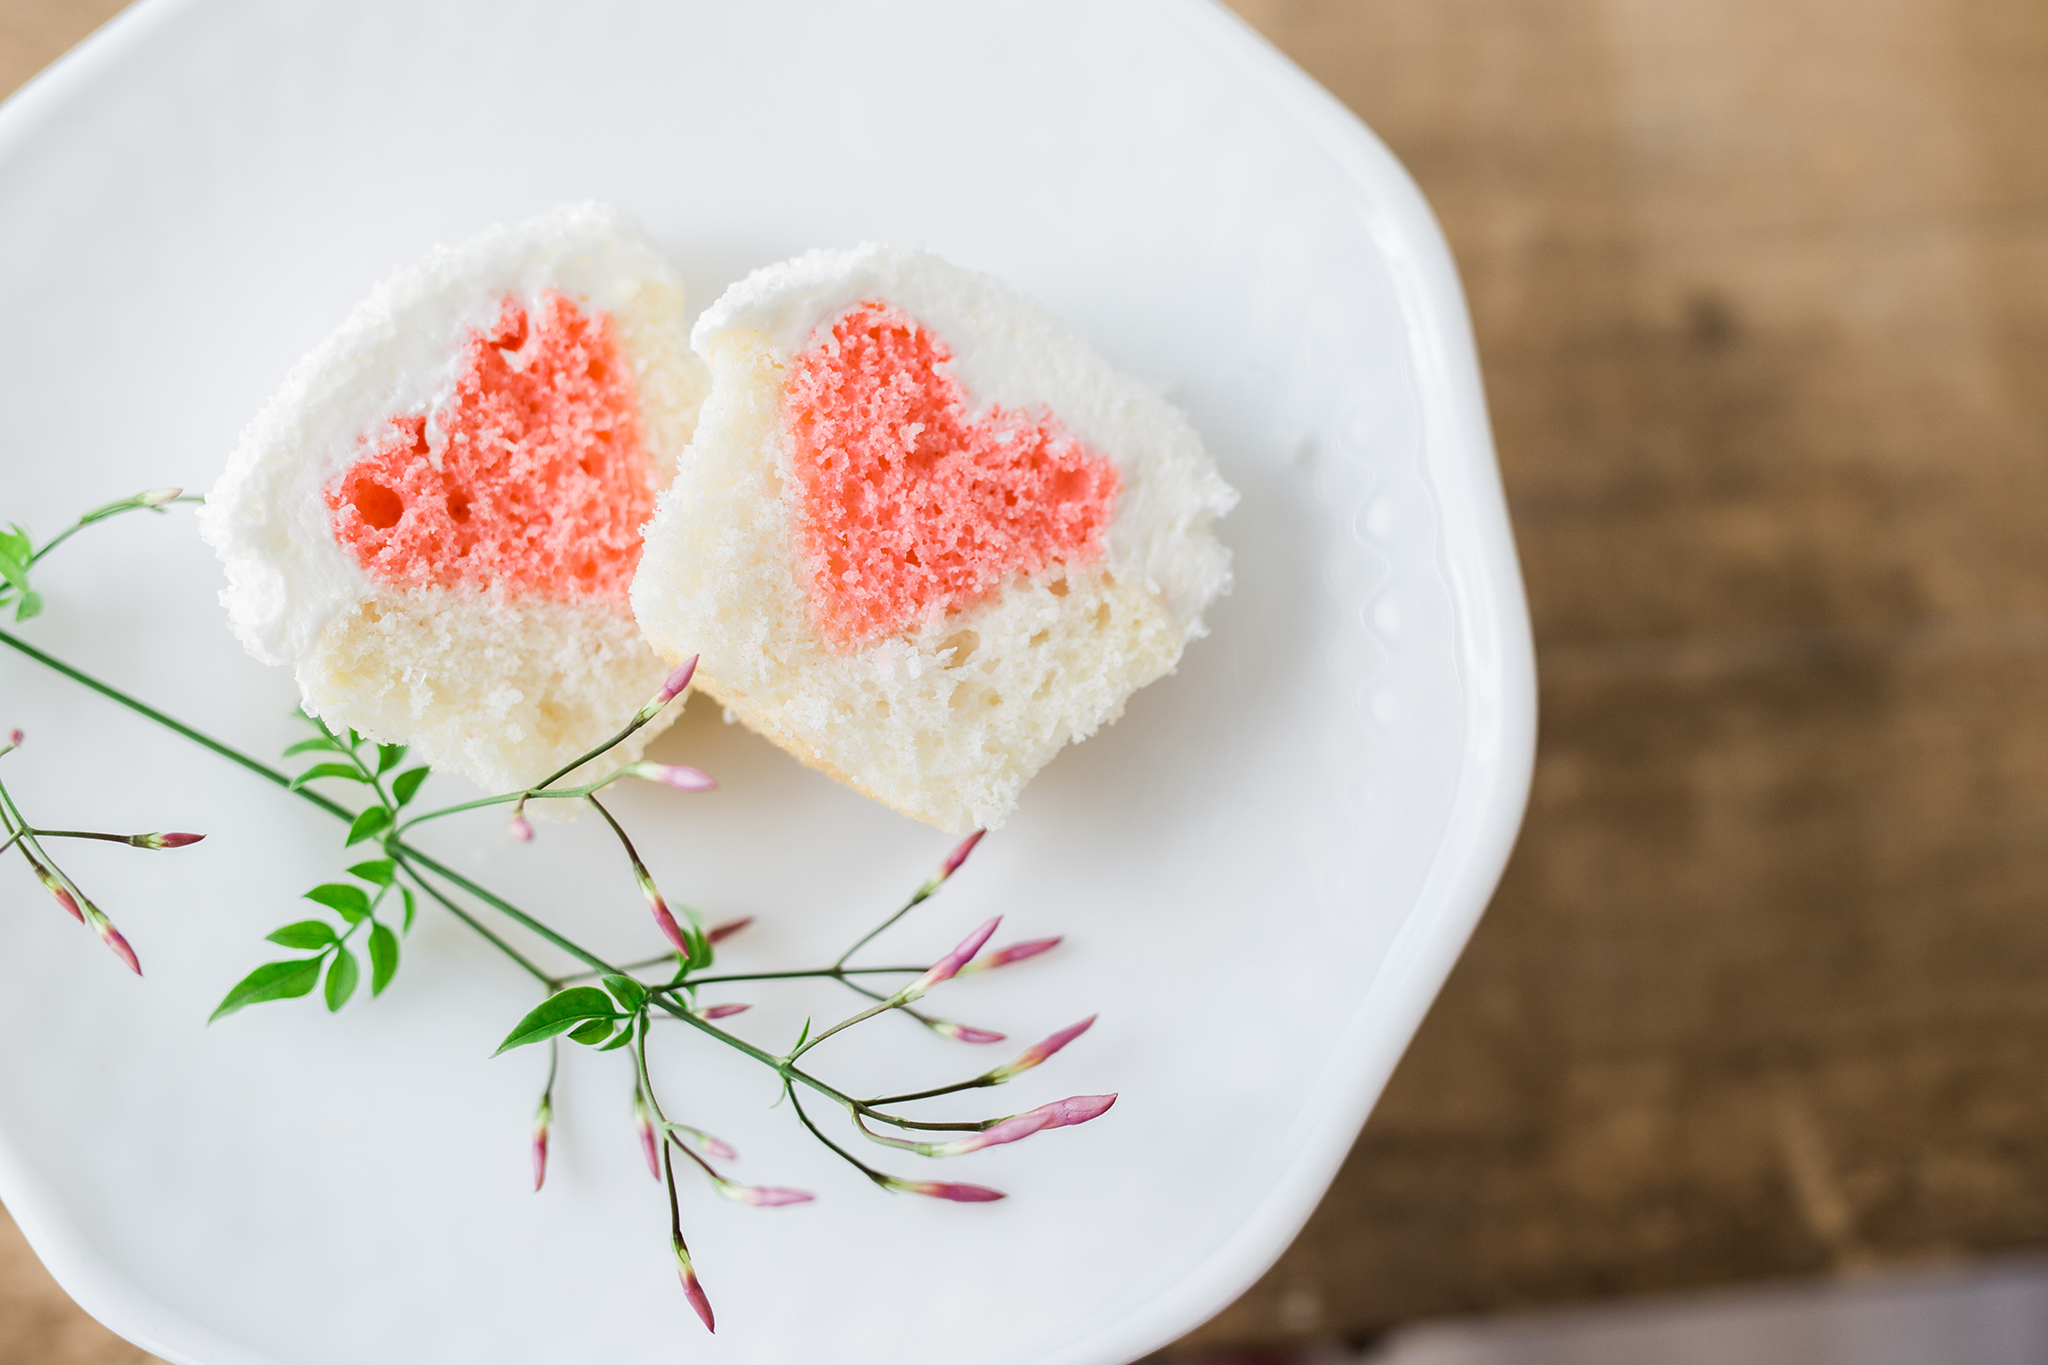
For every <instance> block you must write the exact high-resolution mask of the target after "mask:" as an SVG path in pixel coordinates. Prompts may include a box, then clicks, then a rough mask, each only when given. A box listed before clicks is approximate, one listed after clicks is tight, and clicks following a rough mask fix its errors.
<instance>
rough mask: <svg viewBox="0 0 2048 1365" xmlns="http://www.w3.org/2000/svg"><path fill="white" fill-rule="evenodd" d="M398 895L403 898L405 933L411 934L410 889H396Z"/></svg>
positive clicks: (405, 887) (411, 903)
mask: <svg viewBox="0 0 2048 1365" xmlns="http://www.w3.org/2000/svg"><path fill="white" fill-rule="evenodd" d="M398 894H399V895H401V896H403V897H405V932H406V933H408V934H409V933H411V932H412V912H413V900H412V888H411V887H409V886H401V887H399V888H398Z"/></svg>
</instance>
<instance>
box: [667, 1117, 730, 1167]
mask: <svg viewBox="0 0 2048 1365" xmlns="http://www.w3.org/2000/svg"><path fill="white" fill-rule="evenodd" d="M669 1129H670V1131H672V1132H677V1133H688V1134H689V1135H690V1136H691V1137H693V1138H695V1139H697V1145H698V1146H699V1147H702V1148H703V1149H704V1155H706V1156H710V1157H716V1158H717V1159H718V1160H720V1161H738V1160H739V1159H740V1154H739V1153H738V1152H736V1151H734V1150H733V1149H732V1148H731V1147H730V1146H729V1145H727V1144H726V1143H723V1142H720V1141H719V1140H718V1139H717V1138H715V1137H713V1136H711V1134H709V1133H707V1132H705V1131H704V1130H703V1129H702V1128H692V1127H691V1126H690V1125H689V1124H687V1123H671V1124H670V1125H669Z"/></svg>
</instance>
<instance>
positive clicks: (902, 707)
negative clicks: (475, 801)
mask: <svg viewBox="0 0 2048 1365" xmlns="http://www.w3.org/2000/svg"><path fill="white" fill-rule="evenodd" d="M691 340H692V344H693V345H694V346H695V348H696V350H697V352H698V353H699V354H700V355H701V356H703V358H704V359H705V360H706V361H707V362H708V363H709V365H710V369H711V382H712V387H711V395H710V397H709V398H708V399H707V400H706V402H705V405H704V410H703V414H702V417H701V420H700V422H699V424H698V429H697V436H696V440H695V442H694V444H693V445H692V446H691V447H690V450H689V451H688V452H687V453H686V454H685V456H684V461H683V469H682V472H681V476H680V477H679V478H678V479H677V481H676V483H675V486H674V487H673V488H672V489H671V490H670V491H669V492H668V493H666V494H664V495H663V497H662V498H661V501H660V505H659V508H658V510H657V511H656V514H655V519H654V522H653V524H652V525H650V526H649V527H648V530H647V548H646V554H645V557H644V558H643V560H642V563H641V566H640V573H639V576H638V577H637V578H636V579H635V580H634V584H633V606H634V610H635V612H636V614H637V615H638V617H639V619H640V624H641V627H642V629H643V630H645V632H646V634H647V638H648V639H649V640H650V641H651V642H652V643H653V644H654V646H655V647H656V648H657V649H659V650H661V651H662V652H663V654H664V655H665V656H667V657H669V658H671V659H681V658H682V657H684V656H686V655H689V654H700V655H701V656H702V658H701V662H700V664H699V666H698V673H697V684H696V685H697V686H698V687H699V688H700V689H702V690H703V691H705V692H706V693H708V694H709V695H711V696H714V697H716V698H718V699H719V700H721V701H723V702H724V703H725V704H726V705H727V706H729V707H731V708H732V710H733V711H734V713H736V714H737V716H738V717H739V718H740V719H742V720H744V721H745V722H746V723H747V724H748V725H749V726H751V727H752V728H754V729H755V730H758V731H760V732H761V733H762V734H764V735H766V736H768V737H769V738H770V739H772V740H774V741H775V742H776V743H778V744H780V745H782V746H783V747H784V748H786V749H788V750H790V751H791V752H792V753H794V754H796V755H797V756H798V757H799V758H801V759H803V760H804V761H805V762H807V763H810V764H811V765H813V766H814V767H817V768H819V769H822V770H823V771H825V772H827V773H829V774H831V775H832V776H834V777H837V778H839V779H840V780H842V781H844V782H847V783H848V784H850V785H852V786H854V787H856V788H858V789H860V790H861V791H864V792H866V793H867V794H868V795H870V796H873V797H875V798H876V799H878V800H880V801H882V802H885V803H886V804H888V805H890V806H893V807H895V808H896V809H897V810H900V811H902V812H903V813H905V814H907V815H911V816H914V817H916V818H918V819H920V820H925V821H928V822H930V823H932V824H934V825H938V826H940V827H941V828H944V829H948V830H953V831H955V832H965V831H967V830H970V829H976V828H992V827H994V826H995V825H998V824H1000V823H1001V822H1002V821H1003V819H1004V817H1005V816H1007V815H1008V814H1009V813H1010V811H1011V810H1012V809H1013V808H1014V807H1015V805H1016V803H1017V797H1018V793H1019V792H1020V791H1021V790H1022V789H1023V787H1024V784H1025V783H1026V782H1028V781H1030V779H1031V778H1032V776H1033V775H1034V774H1036V773H1037V772H1038V770H1039V769H1040V768H1042V767H1044V766H1045V764H1046V763H1047V762H1048V761H1049V760H1051V758H1052V757H1053V755H1055V754H1056V753H1058V752H1059V750H1060V749H1061V748H1062V747H1063V746H1064V745H1066V744H1067V743H1069V742H1070V741H1073V740H1079V739H1084V738H1086V737H1087V736H1088V735H1090V734H1092V733H1093V732H1094V731H1095V730H1096V729H1097V727H1099V726H1101V725H1103V724H1106V723H1108V722H1110V721H1113V720H1115V719H1116V718H1117V717H1118V716H1119V715H1121V714H1122V712H1123V707H1124V703H1125V701H1126V700H1127V699H1128V698H1129V697H1130V695H1131V693H1133V692H1135V691H1136V690H1137V689H1138V688H1140V687H1143V686H1144V685H1145V684H1147V683H1149V682H1152V681H1153V680H1155V679H1157V678H1159V677H1160V676H1162V675H1164V674H1165V673H1168V672H1170V671H1171V670H1172V669H1173V667H1174V665H1175V663H1176V662H1177V661H1178V660H1179V658H1180V654H1181V650H1182V648H1183V647H1184V646H1185V645H1186V644H1187V642H1188V641H1189V640H1191V639H1193V638H1195V637H1196V636H1198V635H1200V634H1202V633H1203V627H1202V612H1203V609H1204V608H1206V607H1207V606H1208V604H1209V603H1210V602H1211V601H1212V600H1213V599H1214V598H1215V597H1216V595H1217V594H1218V593H1220V592H1221V591H1223V589H1224V588H1225V587H1226V585H1227V584H1228V582H1229V576H1230V575H1229V563H1230V558H1229V551H1227V550H1226V549H1225V548H1224V547H1223V546H1222V545H1220V544H1219V543H1218V542H1217V540H1216V538H1215V536H1214V534H1213V532H1212V529H1211V523H1212V522H1213V521H1214V519H1215V518H1216V517H1218V516H1220V515H1222V514H1223V513H1224V512H1227V511H1228V510H1229V509H1230V507H1231V505H1232V504H1233V503H1234V502H1235V501H1236V498H1237V495H1236V494H1235V493H1234V492H1233V491H1232V490H1231V489H1230V487H1229V486H1228V485H1227V484H1225V483H1224V482H1223V480H1222V478H1221V477H1220V476H1219V475H1218V474H1217V472H1216V469H1215V466H1214V464H1213V463H1212V462H1211V461H1210V459H1209V457H1208V455H1207V454H1206V453H1205V452H1204V451H1203V449H1202V443H1201V439H1200V438H1199V437H1198V436H1197V435H1196V434H1195V430H1194V428H1193V427H1192V426H1191V425H1190V424H1189V422H1188V420H1187V418H1186V417H1184V416H1183V415H1182V414H1181V413H1180V412H1179V411H1177V410H1176V409H1174V408H1173V407H1171V406H1170V405H1168V404H1167V402H1166V401H1165V400H1164V399H1163V398H1162V397H1160V395H1159V394H1157V393H1155V392H1154V391H1153V390H1151V389H1149V388H1147V387H1145V386H1144V385H1142V384H1140V383H1138V382H1137V381H1136V380H1134V379H1131V378H1130V377H1128V376H1126V375H1124V374H1121V373H1119V372H1118V371H1117V370H1115V369H1114V368H1112V367H1111V366H1110V365H1109V363H1108V362H1107V361H1105V360H1104V359H1103V358H1102V357H1101V356H1100V355H1098V354H1097V353H1096V352H1095V350H1094V348H1093V347H1091V346H1090V345H1089V344H1088V342H1087V341H1086V340H1085V339H1083V338H1082V337H1081V336H1080V335H1079V334H1078V333H1077V332H1075V331H1074V330H1073V329H1072V328H1070V327H1068V326H1067V325H1065V324H1064V323H1062V322H1060V321H1059V320H1058V319H1057V318H1054V317H1053V316H1051V315H1050V314H1049V313H1047V312H1045V311H1044V310H1043V309H1041V308H1039V307H1038V306H1037V305H1035V304H1033V303H1032V302H1030V301H1029V300H1028V299H1025V298H1024V297H1022V296H1021V295H1019V294H1017V293H1016V292H1015V291H1013V290H1011V289H1010V288H1009V287H1008V286H1006V285H1004V284H1002V283H1001V282H1000V281H997V280H995V279H993V278H991V277H989V276H986V275H980V274H976V273H973V272H971V271H967V270H963V269H960V268H959V267H957V266H953V265H950V264H948V263H947V262H945V261H943V260H941V259H939V258H938V257H936V256H933V255H931V254H930V253H928V252H923V251H915V250H909V249H904V248H899V247H889V246H874V245H870V246H863V247H860V248H859V249H857V250H853V251H815V252H812V253H810V254H808V255H806V256H802V257H799V258H798V259H796V260H794V261H790V262H787V263H785V264H782V265H778V266H772V267H770V268H768V269H766V270H762V271H759V272H756V273H755V274H754V275H752V276H751V277H749V278H748V279H746V280H744V281H742V282H741V283H739V284H737V285H735V286H733V287H732V288H731V289H730V290H728V291H727V292H726V294H725V296H724V297H723V298H721V299H720V300H719V301H718V302H717V303H716V304H714V305H713V306H712V307H711V308H710V309H709V310H708V311H707V312H706V313H705V314H704V315H703V316H702V317H701V318H699V319H698V321H697V325H696V328H695V330H694V332H693V334H692V338H691Z"/></svg>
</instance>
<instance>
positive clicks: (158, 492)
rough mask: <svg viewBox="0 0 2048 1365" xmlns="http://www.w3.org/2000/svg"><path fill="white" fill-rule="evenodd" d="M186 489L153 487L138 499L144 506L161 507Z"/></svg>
mask: <svg viewBox="0 0 2048 1365" xmlns="http://www.w3.org/2000/svg"><path fill="white" fill-rule="evenodd" d="M184 491H185V490H184V489H182V488H152V489H150V490H149V491H148V492H147V493H144V494H143V495H142V496H140V497H138V498H137V499H136V501H137V502H139V503H141V504H142V505H143V506H144V507H161V506H163V505H164V504H165V503H167V502H169V501H170V500H171V499H173V498H175V497H177V496H178V495H179V494H181V493H183V492H184Z"/></svg>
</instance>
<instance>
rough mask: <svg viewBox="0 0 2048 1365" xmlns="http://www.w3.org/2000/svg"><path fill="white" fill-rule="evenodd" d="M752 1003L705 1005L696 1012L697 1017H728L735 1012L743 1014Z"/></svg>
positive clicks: (750, 1007)
mask: <svg viewBox="0 0 2048 1365" xmlns="http://www.w3.org/2000/svg"><path fill="white" fill-rule="evenodd" d="M752 1008H754V1007H753V1006H752V1005H706V1006H705V1007H704V1008H703V1009H701V1010H698V1011H697V1012H696V1014H697V1017H698V1018H699V1019H729V1018H731V1017H732V1016H733V1015H735V1014H745V1013H746V1012H747V1011H748V1010H750V1009H752Z"/></svg>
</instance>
